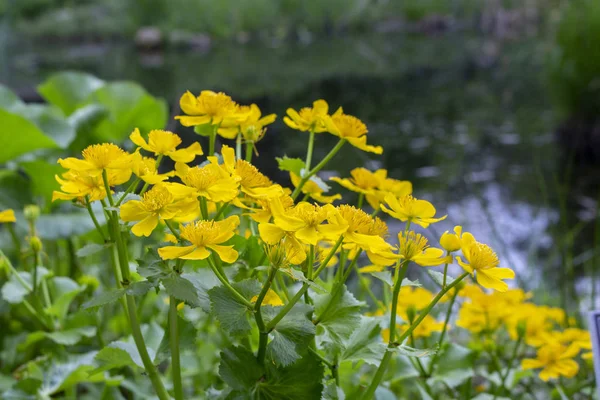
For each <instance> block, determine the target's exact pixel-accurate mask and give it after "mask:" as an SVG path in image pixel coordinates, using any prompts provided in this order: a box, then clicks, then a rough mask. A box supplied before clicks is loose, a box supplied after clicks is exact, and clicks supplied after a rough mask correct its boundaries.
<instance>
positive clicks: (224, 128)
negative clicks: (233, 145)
mask: <svg viewBox="0 0 600 400" xmlns="http://www.w3.org/2000/svg"><path fill="white" fill-rule="evenodd" d="M240 113H241V114H245V115H246V118H245V119H244V120H242V121H240V122H235V121H226V122H225V123H223V124H221V126H220V127H219V130H218V133H219V135H221V136H222V137H224V138H226V139H235V137H236V136H237V135H238V134H241V135H242V136H243V137H244V140H245V141H246V142H252V143H256V142H258V141H260V140H261V139H262V138H263V136H264V135H265V132H266V130H267V129H266V128H265V127H266V126H267V125H270V124H272V123H273V122H275V119H276V118H277V115H275V114H269V115H266V116H264V117H262V114H261V112H260V108H258V106H257V105H256V104H251V105H249V106H240Z"/></svg>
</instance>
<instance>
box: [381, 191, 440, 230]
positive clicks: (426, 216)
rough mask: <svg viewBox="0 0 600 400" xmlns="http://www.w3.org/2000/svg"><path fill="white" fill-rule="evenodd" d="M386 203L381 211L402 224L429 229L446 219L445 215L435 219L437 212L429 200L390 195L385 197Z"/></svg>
mask: <svg viewBox="0 0 600 400" xmlns="http://www.w3.org/2000/svg"><path fill="white" fill-rule="evenodd" d="M384 201H385V204H382V205H381V209H382V210H383V211H384V212H386V213H388V214H389V215H391V216H392V217H394V218H396V219H399V220H400V221H402V222H406V221H410V222H414V223H415V224H417V225H420V226H422V227H423V228H427V227H428V226H429V225H430V224H433V223H435V222H439V221H442V220H444V219H446V216H445V215H444V216H443V217H440V218H434V215H435V212H436V211H435V207H434V206H433V204H431V203H430V202H428V201H427V200H419V199H416V198H414V197H413V196H412V195H407V196H402V197H398V198H397V197H396V196H394V195H392V194H388V195H387V196H385V199H384ZM386 205H387V207H386ZM388 207H389V208H388Z"/></svg>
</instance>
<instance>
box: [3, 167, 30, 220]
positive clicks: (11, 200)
mask: <svg viewBox="0 0 600 400" xmlns="http://www.w3.org/2000/svg"><path fill="white" fill-rule="evenodd" d="M30 184H31V182H30V181H29V180H28V179H26V178H25V177H24V176H23V174H20V173H19V172H17V171H12V170H8V169H6V170H0V207H2V208H13V209H16V210H19V209H22V208H23V206H24V205H25V204H28V203H31V202H32V200H33V197H32V196H31V191H30Z"/></svg>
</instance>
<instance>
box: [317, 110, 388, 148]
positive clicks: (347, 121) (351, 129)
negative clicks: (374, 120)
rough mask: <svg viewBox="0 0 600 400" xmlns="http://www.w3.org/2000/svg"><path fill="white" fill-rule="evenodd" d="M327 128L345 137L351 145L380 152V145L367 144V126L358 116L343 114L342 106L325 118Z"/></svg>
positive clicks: (334, 133)
mask: <svg viewBox="0 0 600 400" xmlns="http://www.w3.org/2000/svg"><path fill="white" fill-rule="evenodd" d="M325 123H326V126H327V130H328V131H329V132H330V133H331V134H333V135H335V136H337V137H339V138H340V139H346V141H347V142H348V143H350V144H351V145H352V146H354V147H356V148H358V149H360V150H363V151H367V152H369V153H375V154H381V153H383V148H382V147H381V146H370V145H368V144H367V132H368V130H367V126H366V125H365V124H364V123H363V122H362V121H361V120H360V119H358V118H356V117H354V116H352V115H346V114H344V110H343V109H342V107H340V108H338V110H337V111H336V112H335V113H334V114H333V115H332V116H331V118H327V119H326V120H325Z"/></svg>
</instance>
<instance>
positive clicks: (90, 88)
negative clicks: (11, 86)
mask: <svg viewBox="0 0 600 400" xmlns="http://www.w3.org/2000/svg"><path fill="white" fill-rule="evenodd" d="M104 84H105V83H104V81H103V80H101V79H98V78H96V77H95V76H93V75H90V74H86V73H83V72H70V71H67V72H59V73H57V74H54V75H52V76H51V77H50V78H48V79H47V80H46V81H45V82H44V83H42V84H41V85H39V86H38V92H40V94H41V95H42V97H43V98H44V99H46V101H47V102H48V103H50V104H53V105H55V106H57V107H58V108H60V109H61V110H62V111H63V112H64V113H65V115H67V116H68V115H70V114H71V113H73V111H75V110H76V109H77V107H78V106H79V105H80V104H81V103H83V102H84V101H85V100H86V99H87V98H88V97H89V96H90V95H91V94H92V93H93V92H95V91H96V90H97V89H99V88H100V87H102V86H104Z"/></svg>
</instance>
